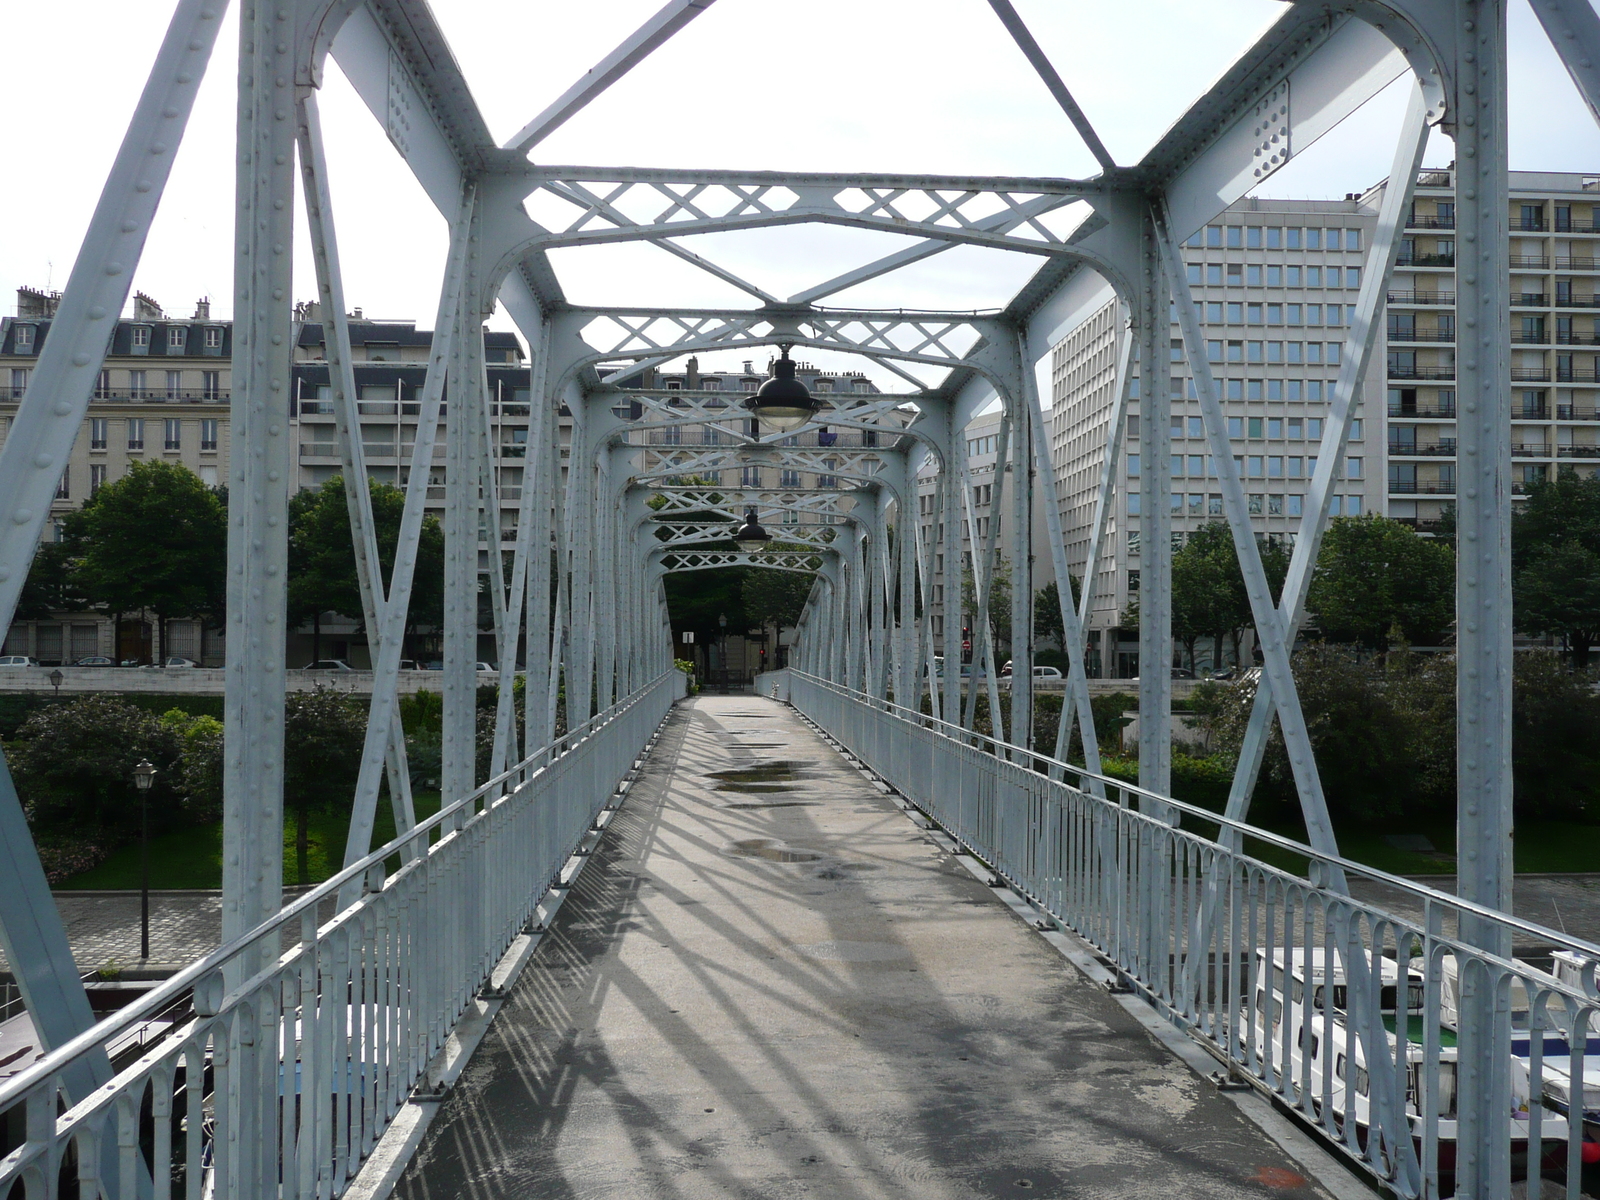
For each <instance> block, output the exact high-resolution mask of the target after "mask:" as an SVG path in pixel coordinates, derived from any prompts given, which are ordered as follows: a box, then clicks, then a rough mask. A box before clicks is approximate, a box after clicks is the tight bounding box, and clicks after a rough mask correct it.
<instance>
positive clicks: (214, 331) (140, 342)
mask: <svg viewBox="0 0 1600 1200" xmlns="http://www.w3.org/2000/svg"><path fill="white" fill-rule="evenodd" d="M13 328H14V330H15V333H16V336H15V338H14V343H15V345H16V348H17V353H19V354H22V353H25V352H27V351H29V350H32V349H33V345H34V340H35V336H36V334H37V332H38V326H36V325H16V326H13ZM166 333H167V336H166V338H165V339H164V340H163V339H157V338H156V337H155V331H154V328H153V327H152V326H149V325H135V326H134V327H133V328H132V330H131V331H130V334H131V343H132V345H133V349H134V353H135V354H137V353H139V352H140V351H141V350H149V349H150V347H151V346H152V345H154V344H159V345H164V346H165V347H166V349H167V350H168V351H169V352H170V351H173V350H178V351H182V350H187V349H188V348H189V327H188V326H187V325H168V326H167V329H166ZM204 341H205V347H206V349H207V350H220V349H221V348H222V327H221V326H220V325H209V326H207V327H206V331H205V338H204Z"/></svg>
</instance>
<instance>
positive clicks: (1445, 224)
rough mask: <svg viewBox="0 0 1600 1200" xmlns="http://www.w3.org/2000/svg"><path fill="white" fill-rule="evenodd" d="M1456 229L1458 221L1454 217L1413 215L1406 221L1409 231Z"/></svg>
mask: <svg viewBox="0 0 1600 1200" xmlns="http://www.w3.org/2000/svg"><path fill="white" fill-rule="evenodd" d="M1455 227H1456V219H1455V218H1454V217H1418V216H1415V215H1413V216H1411V217H1410V218H1408V219H1407V221H1406V228H1407V229H1454V228H1455Z"/></svg>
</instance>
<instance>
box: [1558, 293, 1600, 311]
mask: <svg viewBox="0 0 1600 1200" xmlns="http://www.w3.org/2000/svg"><path fill="white" fill-rule="evenodd" d="M1555 306H1556V307H1557V308H1600V296H1562V295H1560V294H1557V296H1556V304H1555Z"/></svg>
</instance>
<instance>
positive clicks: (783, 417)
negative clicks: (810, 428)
mask: <svg viewBox="0 0 1600 1200" xmlns="http://www.w3.org/2000/svg"><path fill="white" fill-rule="evenodd" d="M782 349H783V356H782V357H781V358H779V359H778V360H777V361H776V362H774V363H773V364H772V378H771V379H769V380H767V381H766V382H765V383H763V384H762V385H761V389H760V390H759V391H758V392H756V394H755V395H754V396H751V397H750V399H748V400H746V401H745V404H744V406H745V408H747V409H749V410H750V415H751V416H753V417H755V418H757V419H758V420H760V421H764V422H766V423H767V424H768V425H771V426H772V427H773V428H774V429H776V430H777V431H778V432H779V433H790V432H792V431H794V430H796V429H799V428H800V426H802V425H804V424H805V423H806V422H807V421H809V420H811V418H812V417H814V416H816V415H817V413H819V412H821V411H822V403H821V401H819V400H818V399H817V398H816V397H815V396H813V395H812V394H811V392H810V391H809V390H808V389H807V388H806V385H805V384H803V383H801V382H800V381H799V380H798V379H796V378H795V377H794V362H793V361H792V360H791V359H790V358H789V347H788V346H787V345H785V346H784V347H782Z"/></svg>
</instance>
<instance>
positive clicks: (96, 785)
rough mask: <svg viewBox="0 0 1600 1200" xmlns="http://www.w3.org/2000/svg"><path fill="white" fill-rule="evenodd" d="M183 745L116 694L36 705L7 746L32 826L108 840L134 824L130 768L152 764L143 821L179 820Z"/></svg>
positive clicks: (160, 824)
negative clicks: (145, 762) (143, 761)
mask: <svg viewBox="0 0 1600 1200" xmlns="http://www.w3.org/2000/svg"><path fill="white" fill-rule="evenodd" d="M182 751H183V745H182V741H181V739H180V737H179V735H178V733H177V731H176V730H174V729H173V728H172V726H171V725H169V724H167V723H165V722H163V721H162V720H161V718H159V717H158V716H156V715H155V714H154V713H152V712H150V711H148V710H147V709H143V708H138V707H136V706H134V705H132V704H129V703H128V702H127V701H126V700H123V699H121V698H119V697H117V696H111V695H92V696H84V697H82V698H81V699H77V700H71V701H68V702H67V703H64V704H51V705H48V706H47V707H45V708H41V709H39V710H38V711H37V712H35V713H34V714H33V715H32V716H31V717H29V718H28V720H27V721H26V722H24V724H23V726H22V728H21V729H20V730H18V732H17V737H16V739H15V740H14V741H13V742H11V743H10V745H9V746H8V747H7V758H8V759H9V760H10V763H11V769H12V772H13V774H14V775H15V778H16V784H17V791H18V794H19V795H20V796H21V798H22V801H23V804H24V806H25V808H26V810H27V813H28V819H29V822H30V823H31V824H32V825H34V827H35V828H43V829H72V830H74V831H77V832H81V833H83V834H85V835H99V834H101V833H102V831H104V832H106V833H109V834H110V835H111V836H112V837H113V838H116V837H126V836H129V835H130V834H134V833H137V831H138V829H139V797H138V791H137V789H136V788H135V786H134V782H133V768H134V767H135V766H136V765H137V764H138V762H139V760H140V759H141V758H147V759H149V760H150V762H151V764H152V765H154V767H155V768H156V777H155V782H154V783H153V784H152V786H151V789H150V815H151V824H152V826H153V827H154V828H155V829H157V830H161V829H166V828H168V827H170V826H172V825H174V824H179V823H181V822H182V820H183V816H184V813H183V808H182V802H181V800H182V792H181V790H180V783H181V779H182V770H181V767H180V759H181V756H182Z"/></svg>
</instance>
